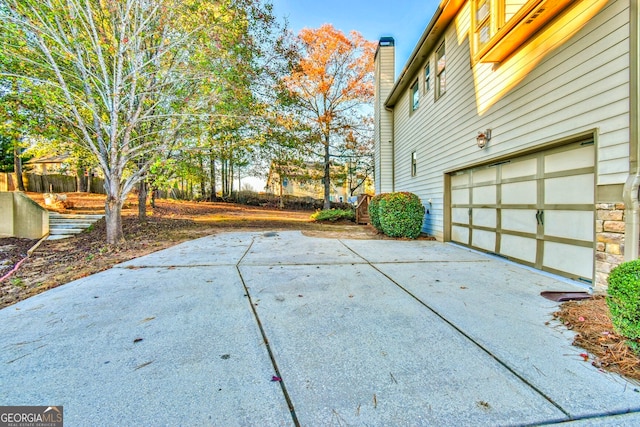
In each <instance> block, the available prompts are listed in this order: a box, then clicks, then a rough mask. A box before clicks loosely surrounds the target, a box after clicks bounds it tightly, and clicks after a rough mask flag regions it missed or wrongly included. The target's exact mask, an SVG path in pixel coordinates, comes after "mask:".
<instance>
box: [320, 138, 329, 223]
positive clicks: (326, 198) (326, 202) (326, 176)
mask: <svg viewBox="0 0 640 427" xmlns="http://www.w3.org/2000/svg"><path fill="white" fill-rule="evenodd" d="M330 172H331V157H330V155H329V137H328V136H326V137H325V143H324V206H323V208H322V209H324V210H329V209H331V198H330V195H331V180H330V179H331V178H330Z"/></svg>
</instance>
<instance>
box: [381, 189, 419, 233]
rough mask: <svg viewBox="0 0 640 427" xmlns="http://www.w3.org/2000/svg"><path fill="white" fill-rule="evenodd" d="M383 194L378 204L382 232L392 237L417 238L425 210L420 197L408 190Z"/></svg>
mask: <svg viewBox="0 0 640 427" xmlns="http://www.w3.org/2000/svg"><path fill="white" fill-rule="evenodd" d="M382 196H383V197H381V198H380V202H379V206H378V216H379V220H380V226H381V229H382V232H383V233H384V234H386V235H387V236H390V237H409V238H411V239H415V238H417V237H418V236H419V235H420V232H421V231H422V222H423V220H424V212H425V208H424V206H423V205H422V202H421V201H420V198H419V197H418V196H416V195H415V194H413V193H408V192H398V193H388V194H384V195H382Z"/></svg>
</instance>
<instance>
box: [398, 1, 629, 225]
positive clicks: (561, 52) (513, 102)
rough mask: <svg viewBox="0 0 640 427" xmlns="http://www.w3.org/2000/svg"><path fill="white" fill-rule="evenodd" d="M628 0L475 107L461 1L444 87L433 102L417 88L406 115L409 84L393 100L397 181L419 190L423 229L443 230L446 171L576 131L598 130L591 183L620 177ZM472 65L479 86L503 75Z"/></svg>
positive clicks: (625, 134) (625, 137)
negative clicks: (414, 167) (478, 139)
mask: <svg viewBox="0 0 640 427" xmlns="http://www.w3.org/2000/svg"><path fill="white" fill-rule="evenodd" d="M627 3H628V2H625V1H612V2H609V3H608V4H607V5H606V6H605V7H604V8H603V9H602V10H601V11H600V12H599V13H598V14H597V15H596V16H595V17H594V18H593V19H592V20H591V21H589V22H588V23H586V25H585V26H584V27H583V28H582V29H580V30H579V31H578V32H577V33H576V34H574V35H573V37H571V38H570V39H568V40H565V41H564V44H562V45H560V46H559V47H557V48H556V49H555V50H554V51H552V52H551V53H549V54H548V55H547V56H545V57H544V58H543V59H542V60H540V62H539V63H538V64H537V66H536V67H535V68H534V69H533V70H532V71H530V72H529V73H528V74H527V75H526V77H524V79H523V80H522V81H520V82H519V83H518V84H517V85H516V86H515V87H513V88H511V89H510V90H509V91H507V92H506V93H505V94H503V95H502V97H501V98H500V99H499V100H498V101H497V102H495V103H494V104H493V105H492V106H490V107H489V108H488V109H487V110H486V111H485V112H483V113H482V114H479V113H478V103H477V98H476V86H475V83H474V69H472V68H471V66H470V50H469V40H468V37H466V36H464V37H462V36H461V34H462V33H464V32H467V34H468V30H469V25H470V8H469V3H467V5H466V6H464V7H463V8H462V9H461V11H460V14H459V16H458V19H456V20H455V21H454V23H453V24H452V25H451V26H450V27H449V28H448V29H447V31H446V34H445V38H446V43H447V46H446V49H447V93H446V94H445V95H444V96H443V97H442V98H441V99H439V100H438V101H436V102H433V97H430V96H427V97H423V99H421V106H420V109H418V110H417V111H415V112H414V114H412V115H411V117H409V114H408V111H409V108H408V107H409V104H408V103H409V98H408V96H409V93H410V91H407V93H404V94H402V97H400V99H399V100H398V102H397V104H396V106H395V107H394V111H395V118H394V120H395V137H396V147H395V164H396V174H395V182H396V190H397V191H412V192H414V193H416V194H418V196H419V197H420V198H421V199H422V201H423V203H424V204H425V206H426V207H427V209H429V210H430V215H428V216H427V221H426V222H425V231H427V232H429V233H431V234H433V235H435V236H436V237H438V238H442V237H443V232H444V229H443V226H444V224H443V220H444V214H445V212H444V191H445V189H444V174H445V172H447V171H453V170H457V169H463V168H465V167H468V166H469V165H473V164H480V163H484V162H490V161H491V160H492V159H500V158H504V157H505V156H509V155H511V154H515V153H518V152H522V151H524V150H529V149H531V148H533V147H536V146H540V147H541V148H542V147H543V146H547V145H549V144H553V143H555V142H557V141H561V140H563V139H566V138H570V137H572V136H575V135H579V134H586V133H589V132H594V133H595V137H596V148H597V153H596V157H597V177H596V182H597V184H599V185H605V184H622V183H624V182H625V180H626V177H627V174H628V168H629V159H628V157H629V147H628V145H629V90H630V88H629V22H628V19H629V18H628V17H629V11H628V6H627ZM458 31H460V32H461V34H459V33H458ZM459 41H461V43H459ZM433 54H434V53H433V52H432V53H431V57H433ZM532 60H539V58H532ZM425 64H426V62H425ZM525 65H526V64H522V63H507V64H505V65H503V67H514V68H513V69H512V70H509V69H503V70H501V71H502V72H505V73H506V72H508V71H512V72H513V71H515V70H516V69H517V67H523V66H525ZM423 67H424V64H423V66H422V67H421V68H420V70H422V68H423ZM475 67H476V68H475V73H476V81H478V82H480V83H479V86H478V90H479V91H482V90H486V89H490V88H495V87H497V86H496V85H500V84H501V82H500V81H496V79H495V75H496V73H495V72H494V71H492V67H493V66H492V65H491V64H477V65H476V66H475ZM407 78H413V79H415V78H416V76H407ZM487 128H490V129H492V133H493V135H492V140H491V141H490V142H489V144H488V146H487V148H485V149H484V150H480V149H478V148H477V146H476V143H475V136H476V135H477V133H478V131H481V130H484V129H487ZM412 151H416V153H417V156H418V174H417V176H416V177H413V178H412V177H411V175H410V172H411V171H410V168H409V167H408V166H407V165H408V159H409V158H410V153H411V152H412ZM429 199H432V205H431V206H429V205H428V203H427V200H429Z"/></svg>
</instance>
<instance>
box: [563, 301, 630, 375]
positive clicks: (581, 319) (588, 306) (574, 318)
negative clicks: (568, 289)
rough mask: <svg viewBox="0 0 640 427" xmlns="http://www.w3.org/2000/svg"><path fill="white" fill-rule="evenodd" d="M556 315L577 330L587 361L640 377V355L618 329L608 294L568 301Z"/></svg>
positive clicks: (604, 368) (575, 342)
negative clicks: (610, 309) (608, 301)
mask: <svg viewBox="0 0 640 427" xmlns="http://www.w3.org/2000/svg"><path fill="white" fill-rule="evenodd" d="M554 317H555V318H556V319H558V320H560V321H561V322H562V323H563V324H564V325H565V326H566V327H567V328H569V329H571V330H573V331H575V332H576V336H575V338H574V340H573V345H575V346H577V347H581V348H583V349H585V350H586V351H587V352H586V353H582V357H583V358H584V360H585V362H589V361H590V362H591V364H592V365H593V366H595V367H596V368H599V369H602V370H607V371H611V372H617V373H619V374H621V375H624V376H625V377H627V378H630V379H634V380H637V381H640V357H639V355H637V354H635V353H634V352H633V351H632V350H631V349H630V348H629V346H627V344H626V341H627V339H626V338H625V337H623V336H621V335H619V334H617V333H616V332H615V330H614V328H613V324H612V323H611V318H610V317H609V307H607V303H606V299H605V297H604V296H596V297H594V298H591V299H588V300H582V301H570V302H566V303H564V304H562V306H561V309H560V310H559V311H557V312H556V313H554ZM639 384H640V383H639Z"/></svg>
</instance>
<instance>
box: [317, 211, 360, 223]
mask: <svg viewBox="0 0 640 427" xmlns="http://www.w3.org/2000/svg"><path fill="white" fill-rule="evenodd" d="M311 219H313V220H314V221H321V222H322V221H329V222H335V221H340V220H343V219H346V220H349V221H355V219H356V215H355V213H354V212H353V209H329V210H323V211H317V212H316V213H314V214H313V215H311Z"/></svg>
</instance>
